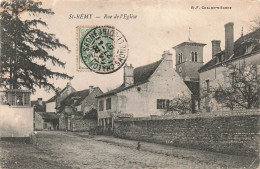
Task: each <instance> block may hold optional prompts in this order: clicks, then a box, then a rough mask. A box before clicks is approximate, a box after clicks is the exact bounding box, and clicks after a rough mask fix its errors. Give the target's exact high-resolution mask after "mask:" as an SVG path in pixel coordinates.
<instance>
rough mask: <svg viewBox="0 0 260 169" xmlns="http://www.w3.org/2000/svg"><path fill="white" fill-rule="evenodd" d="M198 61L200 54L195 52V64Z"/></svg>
mask: <svg viewBox="0 0 260 169" xmlns="http://www.w3.org/2000/svg"><path fill="white" fill-rule="evenodd" d="M197 61H198V52H195V62H197Z"/></svg>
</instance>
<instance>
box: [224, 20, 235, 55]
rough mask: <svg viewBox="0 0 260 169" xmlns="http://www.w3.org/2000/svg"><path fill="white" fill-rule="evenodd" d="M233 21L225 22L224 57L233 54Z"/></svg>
mask: <svg viewBox="0 0 260 169" xmlns="http://www.w3.org/2000/svg"><path fill="white" fill-rule="evenodd" d="M233 26H234V23H233V22H229V23H227V24H225V59H229V58H230V56H231V55H233V54H234V27H233Z"/></svg>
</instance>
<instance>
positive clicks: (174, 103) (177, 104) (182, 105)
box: [165, 93, 192, 114]
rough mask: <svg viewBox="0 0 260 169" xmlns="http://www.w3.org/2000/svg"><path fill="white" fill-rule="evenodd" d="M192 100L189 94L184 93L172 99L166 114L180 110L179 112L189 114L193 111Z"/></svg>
mask: <svg viewBox="0 0 260 169" xmlns="http://www.w3.org/2000/svg"><path fill="white" fill-rule="evenodd" d="M191 104H192V101H191V98H189V97H188V96H187V95H185V94H184V93H182V95H179V96H178V97H175V98H174V99H173V100H171V101H170V104H169V107H168V109H167V112H166V113H165V114H172V113H174V112H178V113H179V114H188V113H191V112H192V106H191Z"/></svg>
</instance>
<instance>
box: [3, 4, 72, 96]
mask: <svg viewBox="0 0 260 169" xmlns="http://www.w3.org/2000/svg"><path fill="white" fill-rule="evenodd" d="M41 5H42V2H39V1H35V2H34V1H33V0H9V1H2V2H1V15H0V17H1V75H2V76H1V80H0V87H5V88H8V86H9V88H11V89H12V88H13V89H19V88H23V87H26V88H28V89H31V90H32V91H35V87H44V88H45V89H47V90H50V89H53V90H55V87H54V85H53V84H52V83H50V82H49V80H50V79H52V78H63V79H72V77H71V76H69V75H67V74H65V73H60V72H55V71H52V70H51V69H49V68H47V66H46V62H47V61H48V62H50V63H52V65H54V66H60V67H63V68H64V67H65V63H64V62H62V61H60V60H59V59H58V58H56V57H54V56H52V55H50V54H49V51H54V50H55V49H58V48H62V49H65V50H67V51H68V52H69V49H68V47H67V46H66V45H64V44H62V43H60V42H59V40H58V39H57V38H56V37H55V35H54V34H50V33H47V32H44V31H42V30H40V29H38V27H39V26H42V27H47V24H46V23H45V22H44V21H42V19H41V18H39V15H40V14H43V15H53V14H54V12H52V11H51V9H44V8H41ZM22 13H23V14H24V13H27V14H29V15H30V16H31V17H32V16H34V18H33V19H24V20H23V19H22V18H21V14H22ZM31 17H30V18H31ZM35 18H36V19H35ZM40 63H43V64H40Z"/></svg>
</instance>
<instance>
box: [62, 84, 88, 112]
mask: <svg viewBox="0 0 260 169" xmlns="http://www.w3.org/2000/svg"><path fill="white" fill-rule="evenodd" d="M88 95H89V89H86V90H81V91H77V92H73V93H71V94H70V95H69V96H68V97H66V98H65V99H64V100H63V101H62V102H61V106H60V107H58V109H59V112H61V111H62V110H63V109H64V108H65V106H78V105H80V103H81V102H82V101H83V100H84V99H85V98H86V97H87V96H88ZM74 100H76V102H74Z"/></svg>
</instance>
